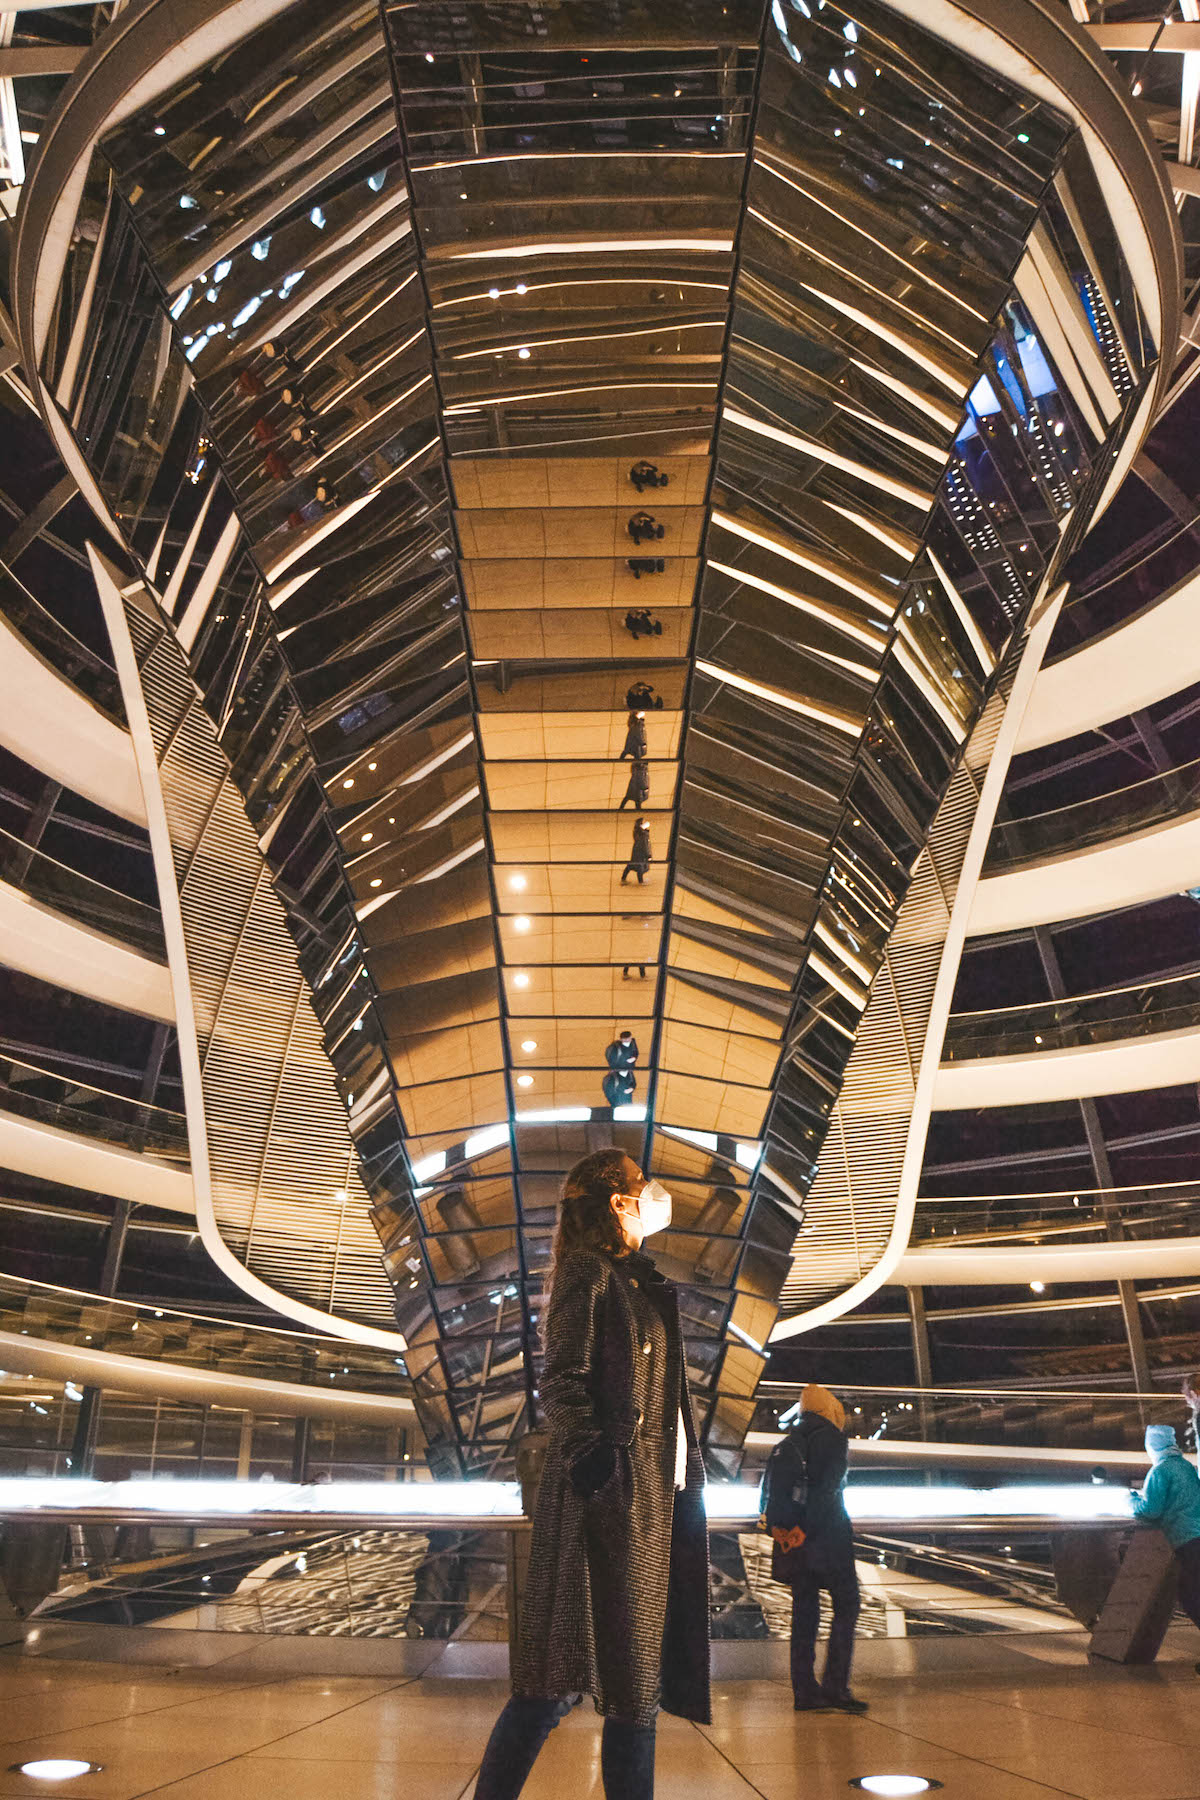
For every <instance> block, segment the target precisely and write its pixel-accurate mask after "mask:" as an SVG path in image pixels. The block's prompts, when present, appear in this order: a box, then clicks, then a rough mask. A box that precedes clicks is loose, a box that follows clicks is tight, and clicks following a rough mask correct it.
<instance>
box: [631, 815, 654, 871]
mask: <svg viewBox="0 0 1200 1800" xmlns="http://www.w3.org/2000/svg"><path fill="white" fill-rule="evenodd" d="M629 860H630V862H631V863H633V865H634V866H635V868H641V869H648V868H649V867H650V827H649V826H648V825H635V826H634V828H633V848H632V849H631V850H630V852H629Z"/></svg>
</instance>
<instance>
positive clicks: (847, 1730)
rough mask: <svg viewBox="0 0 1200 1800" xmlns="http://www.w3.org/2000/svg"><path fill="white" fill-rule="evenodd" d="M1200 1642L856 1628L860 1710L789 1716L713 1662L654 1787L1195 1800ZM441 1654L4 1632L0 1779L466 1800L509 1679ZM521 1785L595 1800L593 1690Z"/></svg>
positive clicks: (786, 1704) (662, 1795) (686, 1791)
mask: <svg viewBox="0 0 1200 1800" xmlns="http://www.w3.org/2000/svg"><path fill="white" fill-rule="evenodd" d="M150 1635H152V1636H154V1637H155V1638H156V1639H159V1640H161V1634H158V1633H155V1634H150ZM244 1641H245V1640H243V1642H244ZM310 1642H311V1640H310ZM1198 1649H1200V1645H1198V1644H1197V1641H1196V1638H1195V1633H1194V1632H1189V1631H1188V1630H1186V1629H1184V1628H1182V1627H1176V1628H1175V1629H1174V1630H1173V1631H1172V1633H1171V1636H1170V1638H1169V1639H1168V1644H1167V1646H1166V1648H1165V1650H1164V1653H1163V1656H1162V1657H1161V1658H1160V1660H1159V1662H1158V1664H1157V1665H1156V1666H1155V1667H1154V1668H1152V1669H1141V1670H1133V1669H1119V1668H1109V1667H1103V1668H1091V1667H1089V1666H1088V1665H1087V1662H1086V1660H1085V1640H1084V1639H1083V1638H1082V1636H1079V1635H1076V1634H1072V1636H1071V1638H1070V1641H1064V1639H1063V1638H1062V1637H1061V1636H1058V1637H1051V1636H1046V1637H1040V1638H1035V1637H1031V1638H1029V1639H1026V1640H1016V1639H1014V1638H1012V1637H1007V1638H1005V1639H1003V1640H999V1639H997V1638H988V1637H971V1638H942V1639H924V1640H915V1639H909V1640H905V1641H902V1642H898V1643H891V1642H887V1643H885V1642H878V1643H867V1644H864V1645H863V1646H862V1654H861V1657H860V1672H859V1675H858V1678H857V1681H856V1685H857V1686H858V1688H859V1690H860V1692H861V1694H862V1696H863V1697H864V1698H866V1699H868V1700H869V1701H870V1703H871V1711H870V1714H869V1716H868V1717H866V1718H861V1719H859V1718H849V1717H846V1716H845V1715H840V1714H801V1715H797V1714H794V1713H793V1712H792V1709H791V1696H790V1693H789V1691H788V1689H787V1686H786V1685H785V1683H784V1682H782V1681H780V1680H763V1679H746V1680H736V1681H735V1680H722V1681H720V1682H718V1683H717V1685H716V1688H715V1694H714V1719H713V1723H712V1725H711V1726H705V1727H703V1728H698V1727H696V1726H693V1725H689V1724H685V1723H682V1722H681V1721H679V1720H677V1719H670V1718H664V1719H663V1720H662V1721H661V1725H660V1731H659V1749H658V1783H657V1796H658V1800H754V1796H756V1795H757V1796H760V1797H761V1800H793V1796H794V1797H795V1800H833V1796H835V1795H848V1794H849V1792H850V1790H849V1788H848V1785H847V1784H848V1783H849V1781H850V1780H852V1779H853V1778H854V1777H856V1776H860V1775H872V1774H905V1773H908V1774H920V1775H925V1776H931V1777H934V1778H936V1780H938V1781H939V1782H941V1783H942V1785H943V1789H944V1792H945V1794H946V1796H947V1800H1053V1797H1054V1796H1059V1795H1070V1796H1075V1797H1077V1800H1200V1679H1198V1678H1197V1676H1196V1675H1195V1673H1194V1672H1193V1664H1192V1658H1193V1657H1194V1656H1195V1655H1196V1653H1197V1650H1198ZM239 1667H240V1671H241V1672H240V1673H239ZM446 1667H447V1663H446V1662H445V1661H444V1660H439V1661H437V1662H435V1663H433V1665H432V1666H431V1667H430V1669H429V1670H428V1671H427V1672H426V1673H425V1674H423V1675H420V1676H409V1677H407V1678H406V1677H404V1676H401V1675H398V1674H395V1673H392V1674H380V1675H378V1676H371V1675H368V1674H354V1675H347V1674H338V1675H322V1674H317V1673H313V1672H304V1671H303V1670H299V1671H298V1672H294V1673H291V1674H282V1673H279V1672H276V1673H275V1674H274V1675H272V1676H270V1677H267V1676H265V1675H264V1674H263V1672H262V1670H261V1669H258V1670H257V1671H254V1670H253V1664H252V1660H251V1662H249V1663H248V1662H246V1660H245V1659H244V1658H241V1659H240V1658H239V1657H238V1656H237V1655H232V1656H226V1658H225V1659H224V1660H223V1661H221V1662H219V1663H216V1664H214V1665H213V1666H210V1667H208V1668H205V1667H202V1666H196V1665H195V1664H193V1665H187V1664H183V1663H179V1662H174V1663H172V1662H158V1661H156V1662H143V1663H140V1664H138V1663H130V1662H129V1661H124V1660H122V1661H111V1660H109V1661H106V1660H87V1661H83V1660H78V1659H69V1658H65V1657H62V1656H58V1655H56V1656H48V1655H32V1656H31V1655H23V1656H22V1655H19V1654H17V1653H15V1652H13V1651H8V1652H0V1737H2V1738H3V1745H4V1754H3V1757H0V1769H3V1770H4V1773H3V1774H0V1796H16V1795H29V1794H42V1795H45V1794H48V1793H51V1792H53V1793H55V1794H59V1795H66V1796H70V1800H133V1797H134V1796H135V1795H146V1794H154V1795H156V1796H162V1797H164V1800H342V1797H343V1796H345V1797H347V1800H458V1797H459V1796H469V1795H470V1794H471V1792H472V1788H473V1784H474V1774H475V1770H476V1768H477V1766H478V1761H479V1756H480V1753H481V1750H482V1748H483V1745H484V1743H485V1741H486V1738H487V1734H488V1731H489V1729H490V1727H491V1724H492V1720H493V1719H494V1717H495V1714H496V1711H497V1709H498V1708H499V1706H500V1705H501V1703H502V1701H503V1699H504V1696H505V1694H506V1692H507V1688H506V1685H505V1683H504V1682H503V1681H500V1680H495V1679H484V1678H478V1677H472V1676H470V1675H469V1674H465V1673H464V1674H459V1675H447V1674H446V1672H445V1670H446ZM46 1756H71V1757H79V1758H81V1759H83V1760H86V1761H90V1762H93V1763H98V1764H100V1765H102V1766H101V1768H100V1769H99V1771H98V1772H97V1773H93V1774H89V1775H86V1776H83V1777H81V1778H79V1779H76V1780H73V1781H70V1782H65V1783H56V1784H53V1786H52V1785H51V1784H48V1783H46V1782H42V1781H35V1780H33V1779H31V1778H30V1777H28V1776H25V1775H22V1774H19V1773H14V1772H13V1768H12V1765H14V1764H16V1763H19V1762H21V1761H25V1760H29V1759H32V1758H35V1757H46ZM525 1793H526V1796H527V1800H598V1797H599V1796H600V1793H601V1788H600V1779H599V1724H598V1721H597V1720H596V1718H595V1715H594V1714H593V1713H592V1711H591V1709H590V1707H588V1708H587V1709H586V1710H583V1709H580V1710H577V1711H576V1712H575V1713H574V1714H573V1715H572V1716H571V1717H570V1718H569V1719H568V1720H567V1721H565V1722H564V1724H563V1725H561V1726H560V1727H559V1729H558V1731H557V1732H556V1733H555V1735H554V1737H553V1738H552V1739H551V1740H550V1742H549V1744H548V1745H547V1746H546V1749H545V1750H544V1752H543V1754H542V1757H541V1759H540V1760H539V1762H538V1765H537V1767H536V1769H535V1770H534V1773H533V1776H532V1778H531V1780H530V1782H529V1784H528V1786H527V1787H526V1790H525Z"/></svg>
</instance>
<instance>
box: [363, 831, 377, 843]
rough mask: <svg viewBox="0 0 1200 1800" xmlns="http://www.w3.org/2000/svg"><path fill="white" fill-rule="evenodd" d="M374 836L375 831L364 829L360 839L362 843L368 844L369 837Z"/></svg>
mask: <svg viewBox="0 0 1200 1800" xmlns="http://www.w3.org/2000/svg"><path fill="white" fill-rule="evenodd" d="M374 836H375V833H374V832H373V831H364V832H363V834H362V841H363V843H364V844H369V843H370V841H371V839H372V838H373V837H374Z"/></svg>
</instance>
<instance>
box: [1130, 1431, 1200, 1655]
mask: <svg viewBox="0 0 1200 1800" xmlns="http://www.w3.org/2000/svg"><path fill="white" fill-rule="evenodd" d="M1146 1454H1147V1455H1148V1456H1149V1457H1150V1458H1151V1461H1152V1463H1153V1467H1152V1468H1151V1470H1150V1473H1149V1474H1148V1475H1147V1477H1146V1480H1145V1482H1144V1484H1143V1486H1142V1491H1141V1493H1140V1494H1135V1495H1134V1497H1133V1512H1134V1517H1135V1518H1136V1519H1138V1520H1139V1521H1140V1523H1141V1524H1143V1525H1157V1526H1158V1528H1159V1530H1160V1531H1161V1532H1162V1534H1163V1536H1164V1537H1165V1538H1166V1540H1167V1542H1168V1543H1169V1544H1170V1546H1171V1548H1172V1550H1174V1552H1175V1562H1176V1565H1177V1566H1178V1569H1179V1604H1180V1606H1182V1608H1183V1610H1184V1612H1185V1613H1186V1614H1187V1616H1188V1618H1189V1619H1190V1620H1191V1621H1192V1624H1193V1625H1195V1626H1197V1627H1200V1475H1197V1473H1196V1470H1195V1468H1194V1467H1193V1466H1192V1464H1191V1463H1190V1462H1188V1460H1187V1458H1186V1457H1185V1456H1184V1454H1183V1452H1182V1450H1180V1448H1179V1445H1178V1444H1177V1443H1176V1441H1175V1427H1174V1426H1173V1425H1147V1427H1146ZM1197 1670H1198V1672H1200V1664H1197Z"/></svg>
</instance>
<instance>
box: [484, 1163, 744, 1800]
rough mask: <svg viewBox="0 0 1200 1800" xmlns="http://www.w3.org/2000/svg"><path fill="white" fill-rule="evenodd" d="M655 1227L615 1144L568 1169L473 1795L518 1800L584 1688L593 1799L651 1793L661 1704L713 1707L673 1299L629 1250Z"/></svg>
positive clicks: (702, 1556)
mask: <svg viewBox="0 0 1200 1800" xmlns="http://www.w3.org/2000/svg"><path fill="white" fill-rule="evenodd" d="M670 1222H671V1196H670V1194H668V1193H667V1191H666V1189H665V1188H663V1187H662V1186H661V1185H660V1184H659V1183H658V1182H657V1181H647V1179H646V1176H645V1175H644V1173H643V1172H642V1170H641V1169H640V1168H639V1167H638V1165H637V1164H636V1163H635V1162H634V1161H633V1160H632V1158H630V1157H628V1156H625V1155H624V1154H622V1152H621V1151H619V1150H616V1149H613V1148H607V1149H602V1150H596V1151H593V1152H592V1154H591V1155H590V1156H585V1157H584V1158H583V1160H582V1162H579V1163H576V1165H575V1167H574V1168H573V1169H572V1170H571V1171H570V1173H569V1174H568V1176H567V1179H566V1182H565V1184H564V1187H563V1195H562V1201H561V1204H560V1208H559V1215H558V1228H557V1231H556V1233H555V1238H554V1257H553V1264H552V1274H551V1279H550V1287H549V1299H548V1302H547V1306H546V1310H545V1324H544V1331H545V1351H546V1355H545V1367H544V1372H543V1374H542V1378H541V1384H540V1385H541V1396H540V1397H541V1404H542V1407H543V1409H544V1411H545V1415H546V1422H547V1426H548V1428H549V1444H548V1448H547V1451H546V1459H545V1464H544V1468H543V1472H542V1477H541V1482H540V1485H539V1488H538V1492H537V1499H536V1503H535V1506H534V1517H533V1532H532V1537H531V1541H530V1549H529V1576H528V1585H527V1587H526V1591H525V1596H524V1600H523V1603H522V1605H521V1607H520V1610H519V1629H518V1641H517V1646H516V1650H515V1653H514V1656H513V1698H512V1699H511V1700H510V1701H509V1702H508V1705H507V1706H506V1707H505V1708H504V1711H503V1712H502V1713H501V1715H500V1718H499V1720H498V1721H497V1723H496V1727H495V1729H494V1730H493V1732H492V1735H491V1738H490V1740H489V1742H488V1746H487V1750H486V1751H485V1753H484V1758H483V1765H482V1767H481V1769H480V1771H479V1782H478V1785H477V1787H476V1789H475V1800H516V1796H517V1795H519V1794H520V1792H521V1790H522V1788H523V1786H524V1784H525V1782H526V1781H527V1780H528V1777H529V1774H530V1771H531V1770H532V1768H533V1765H534V1762H535V1761H536V1759H537V1755H538V1752H539V1751H540V1750H541V1748H542V1745H543V1744H544V1743H545V1741H546V1739H547V1738H548V1737H549V1735H550V1733H551V1732H552V1731H553V1730H554V1728H555V1726H556V1725H557V1724H558V1722H559V1720H560V1719H562V1718H563V1717H565V1716H566V1714H567V1713H569V1712H570V1711H571V1709H572V1707H573V1706H574V1705H575V1704H576V1703H577V1701H578V1699H579V1696H580V1695H581V1694H590V1695H591V1696H592V1698H593V1700H594V1702H595V1705H596V1708H597V1710H598V1711H599V1712H600V1713H601V1714H602V1715H603V1717H604V1729H603V1734H602V1736H601V1740H600V1777H601V1781H602V1783H603V1789H604V1794H605V1796H606V1800H652V1797H653V1794H654V1737H655V1722H656V1717H657V1714H658V1711H659V1709H660V1708H661V1709H662V1710H663V1711H665V1712H668V1713H673V1714H675V1715H676V1716H677V1717H679V1718H684V1719H691V1720H694V1721H696V1722H697V1723H700V1724H703V1723H705V1722H706V1721H707V1720H708V1719H709V1718H710V1717H711V1706H710V1701H709V1652H708V1594H709V1573H708V1531H707V1526H706V1522H705V1510H704V1465H703V1461H702V1459H701V1454H700V1449H699V1445H698V1441H697V1436H696V1427H695V1421H694V1417H693V1413H692V1403H691V1396H690V1393H689V1390H688V1380H687V1368H686V1363H685V1359H684V1348H683V1335H682V1331H681V1329H680V1321H679V1299H678V1295H677V1293H676V1290H675V1288H674V1286H673V1285H672V1283H670V1282H669V1281H667V1280H666V1279H665V1278H664V1277H663V1276H662V1275H661V1274H660V1273H659V1271H658V1269H657V1267H656V1266H655V1264H654V1261H653V1260H652V1258H651V1257H649V1256H647V1255H646V1254H645V1250H644V1248H643V1245H644V1241H645V1239H646V1238H647V1237H648V1236H650V1235H651V1234H652V1233H654V1232H656V1231H660V1230H663V1229H664V1228H665V1227H666V1226H668V1225H669V1224H670ZM563 1748H564V1749H566V1748H567V1746H566V1745H564V1746H563ZM583 1748H584V1747H583V1746H582V1744H581V1751H582V1750H583ZM558 1779H559V1784H560V1786H561V1787H562V1788H563V1791H564V1792H565V1793H569V1794H575V1793H582V1792H583V1790H584V1788H588V1789H589V1791H593V1790H592V1789H591V1781H590V1776H589V1775H588V1774H586V1773H585V1772H584V1771H582V1770H581V1771H580V1773H579V1775H578V1777H577V1778H576V1779H577V1780H578V1783H579V1785H578V1786H576V1781H575V1779H570V1778H568V1779H566V1780H564V1779H563V1778H562V1776H559V1778H558Z"/></svg>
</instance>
